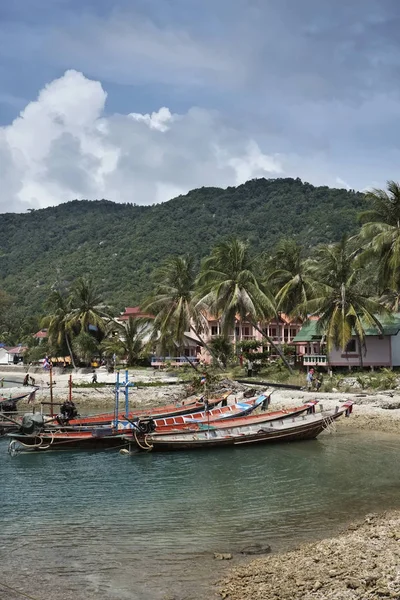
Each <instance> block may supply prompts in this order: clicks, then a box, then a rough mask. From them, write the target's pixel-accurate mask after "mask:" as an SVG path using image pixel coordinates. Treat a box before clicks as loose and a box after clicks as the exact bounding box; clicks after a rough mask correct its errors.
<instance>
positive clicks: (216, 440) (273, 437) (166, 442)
mask: <svg viewBox="0 0 400 600" xmlns="http://www.w3.org/2000/svg"><path fill="white" fill-rule="evenodd" d="M352 406H353V402H352V401H351V400H349V401H348V402H345V403H344V404H343V405H342V406H341V407H340V408H339V407H336V409H334V410H331V411H326V412H321V413H318V414H316V413H311V414H307V415H303V416H300V417H294V418H292V419H281V420H279V421H276V420H275V421H271V422H270V423H265V424H264V425H263V426H261V427H260V425H259V424H256V425H246V426H239V427H237V426H236V427H235V426H232V427H230V428H224V429H221V430H218V429H215V428H211V429H207V430H205V431H198V432H188V433H187V432H174V433H172V432H171V433H165V434H161V435H157V434H147V435H145V434H140V433H138V432H134V433H133V436H130V437H129V438H127V439H129V441H130V442H132V441H133V440H134V442H135V443H136V447H137V449H139V450H144V451H150V450H154V451H168V450H193V449H206V448H220V447H225V446H244V445H251V444H266V443H276V442H291V441H299V440H310V439H315V438H316V437H317V436H318V435H319V434H320V433H321V432H322V431H324V429H327V428H329V427H330V426H331V424H332V423H333V422H334V421H335V420H336V419H338V418H339V417H340V416H341V415H343V414H346V415H350V413H351V411H352Z"/></svg>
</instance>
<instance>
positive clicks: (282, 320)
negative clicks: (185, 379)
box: [202, 313, 302, 362]
mask: <svg viewBox="0 0 400 600" xmlns="http://www.w3.org/2000/svg"><path fill="white" fill-rule="evenodd" d="M206 321H207V325H206V330H205V332H204V334H203V336H202V337H203V338H204V341H205V342H206V343H208V342H210V341H211V340H212V339H213V338H215V337H217V336H218V335H221V334H222V329H221V320H220V319H218V318H216V317H213V316H211V315H207V316H206ZM257 326H258V327H259V328H260V329H261V330H262V331H265V333H266V334H267V336H268V337H270V338H271V339H272V341H273V342H275V343H277V344H292V343H293V340H294V338H295V337H296V335H297V334H298V333H299V331H300V329H301V327H302V322H301V320H300V319H292V318H290V317H288V315H286V314H285V313H279V315H278V317H277V318H276V319H272V320H271V321H270V322H268V323H257ZM228 339H229V340H230V341H231V342H232V344H234V343H235V342H236V343H240V342H242V341H245V340H257V341H259V342H260V348H268V347H269V345H270V344H269V343H268V342H267V341H266V339H265V338H264V337H263V336H262V334H261V333H260V332H259V331H258V330H257V329H256V328H255V327H254V326H253V325H252V324H251V323H250V322H248V321H242V320H241V319H240V316H239V315H237V317H236V322H235V328H234V329H233V328H232V329H231V331H230V332H229V334H228ZM202 358H203V359H204V360H206V361H207V362H208V361H209V360H210V357H209V355H208V352H207V351H206V350H204V349H203V350H202Z"/></svg>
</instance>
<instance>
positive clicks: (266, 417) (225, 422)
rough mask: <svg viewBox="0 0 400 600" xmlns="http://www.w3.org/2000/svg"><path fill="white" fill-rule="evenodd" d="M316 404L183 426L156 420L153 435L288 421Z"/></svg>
mask: <svg viewBox="0 0 400 600" xmlns="http://www.w3.org/2000/svg"><path fill="white" fill-rule="evenodd" d="M317 404H318V400H311V401H310V402H306V404H303V405H302V406H295V407H294V408H284V409H281V410H275V411H272V412H261V413H258V414H247V415H245V416H228V417H226V418H224V419H212V420H208V419H207V417H206V416H205V417H203V418H202V419H199V420H198V421H197V422H196V421H188V422H187V423H185V424H183V425H158V419H157V420H156V430H155V431H154V435H159V434H160V435H161V434H163V433H168V432H174V431H177V430H178V431H179V430H181V431H182V430H185V431H199V430H204V429H206V428H213V429H227V428H229V427H243V426H245V425H256V424H259V425H261V424H263V423H267V422H269V421H278V420H282V419H289V418H291V417H297V416H300V415H302V414H303V413H312V412H315V407H316V405H317Z"/></svg>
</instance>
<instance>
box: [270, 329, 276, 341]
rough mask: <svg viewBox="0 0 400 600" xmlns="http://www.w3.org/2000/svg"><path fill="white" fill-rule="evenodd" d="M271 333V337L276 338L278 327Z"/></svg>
mask: <svg viewBox="0 0 400 600" xmlns="http://www.w3.org/2000/svg"><path fill="white" fill-rule="evenodd" d="M270 331H271V337H273V338H274V337H276V327H272V329H271V330H270Z"/></svg>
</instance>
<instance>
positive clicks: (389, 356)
mask: <svg viewBox="0 0 400 600" xmlns="http://www.w3.org/2000/svg"><path fill="white" fill-rule="evenodd" d="M378 318H379V317H378ZM380 322H381V325H382V331H380V330H379V329H378V328H377V327H367V326H366V327H365V350H364V351H363V355H362V357H360V355H359V350H358V347H357V340H356V337H355V336H354V337H353V338H352V339H351V340H350V341H349V343H348V344H347V347H346V350H345V351H342V350H341V349H333V350H332V351H331V352H329V355H328V354H327V352H326V345H325V344H324V340H323V332H321V331H320V330H319V328H318V319H315V318H313V319H310V320H309V321H306V322H305V323H304V325H303V327H302V328H301V329H300V331H299V332H298V334H297V335H296V336H295V338H294V339H293V344H295V345H296V346H297V357H298V359H299V360H300V362H301V363H302V364H303V365H304V366H305V367H307V368H308V367H311V366H323V367H328V366H329V367H348V368H349V369H351V367H358V366H360V364H361V363H362V364H363V366H364V367H389V368H392V367H398V366H400V313H394V314H392V315H390V316H385V317H383V318H381V319H380Z"/></svg>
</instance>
